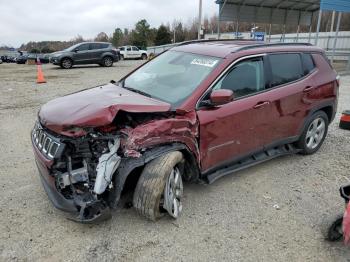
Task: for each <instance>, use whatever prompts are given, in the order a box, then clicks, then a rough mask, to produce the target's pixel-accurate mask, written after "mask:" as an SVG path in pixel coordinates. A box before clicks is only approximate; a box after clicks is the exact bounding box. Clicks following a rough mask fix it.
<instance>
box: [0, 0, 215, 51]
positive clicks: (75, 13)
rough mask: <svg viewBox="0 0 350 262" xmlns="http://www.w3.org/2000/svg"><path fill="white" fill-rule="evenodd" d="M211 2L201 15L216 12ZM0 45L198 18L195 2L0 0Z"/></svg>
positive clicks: (86, 35) (205, 3)
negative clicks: (147, 23) (138, 22)
mask: <svg viewBox="0 0 350 262" xmlns="http://www.w3.org/2000/svg"><path fill="white" fill-rule="evenodd" d="M217 9H218V7H217V5H216V4H215V0H203V15H205V14H207V15H209V16H210V15H212V14H214V13H216V12H217ZM0 10H1V12H0V46H1V45H10V46H14V47H18V46H20V45H21V44H22V43H26V42H28V41H42V40H69V39H72V38H73V37H75V36H76V35H78V34H80V35H82V36H83V37H84V38H93V37H95V36H96V35H97V34H98V33H99V32H101V31H103V32H106V33H107V34H108V35H109V34H111V33H112V32H113V31H114V28H116V27H120V28H132V27H133V26H134V24H135V23H136V22H137V21H138V20H140V19H142V18H145V19H147V21H148V22H149V23H150V25H151V26H152V27H158V26H159V25H160V24H161V23H167V22H172V21H173V19H174V18H176V19H181V20H182V21H184V22H185V23H186V22H187V21H188V20H189V19H191V18H193V17H195V16H197V15H198V0H123V1H120V0H0Z"/></svg>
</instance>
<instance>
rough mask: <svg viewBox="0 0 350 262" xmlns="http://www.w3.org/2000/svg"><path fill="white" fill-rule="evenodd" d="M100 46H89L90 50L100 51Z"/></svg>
mask: <svg viewBox="0 0 350 262" xmlns="http://www.w3.org/2000/svg"><path fill="white" fill-rule="evenodd" d="M100 48H101V45H100V44H97V43H95V44H90V50H96V49H100Z"/></svg>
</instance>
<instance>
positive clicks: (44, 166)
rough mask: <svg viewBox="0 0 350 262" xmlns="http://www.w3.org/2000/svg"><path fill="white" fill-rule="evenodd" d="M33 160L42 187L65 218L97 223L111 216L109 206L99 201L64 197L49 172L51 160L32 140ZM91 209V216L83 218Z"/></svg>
mask: <svg viewBox="0 0 350 262" xmlns="http://www.w3.org/2000/svg"><path fill="white" fill-rule="evenodd" d="M32 146H33V151H34V156H35V162H36V165H37V168H38V171H39V175H40V179H41V182H42V184H43V187H44V189H45V191H46V193H47V195H48V197H49V199H50V201H51V202H52V204H53V205H54V206H55V207H56V208H57V209H59V210H61V211H64V212H66V215H67V218H68V219H70V220H73V221H76V222H81V223H98V222H101V221H104V220H107V219H109V218H110V217H111V212H110V208H109V207H107V206H105V205H103V204H102V203H101V202H99V201H94V202H82V201H81V200H79V199H78V198H76V199H66V198H65V197H64V196H63V195H62V194H61V193H60V192H59V191H58V190H57V188H56V184H55V178H54V177H53V176H52V175H51V174H50V170H49V168H50V167H51V166H52V164H53V161H52V160H49V159H46V158H45V157H44V156H43V155H42V154H41V153H40V151H39V150H38V149H37V147H36V146H35V144H34V143H33V140H32ZM88 209H93V210H94V212H95V214H94V216H93V217H92V218H85V211H86V210H88Z"/></svg>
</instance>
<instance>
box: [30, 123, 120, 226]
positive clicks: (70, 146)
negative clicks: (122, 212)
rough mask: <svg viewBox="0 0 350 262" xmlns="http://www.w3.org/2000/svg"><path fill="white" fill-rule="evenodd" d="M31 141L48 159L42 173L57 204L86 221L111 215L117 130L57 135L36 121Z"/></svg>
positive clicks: (75, 216) (74, 218)
mask: <svg viewBox="0 0 350 262" xmlns="http://www.w3.org/2000/svg"><path fill="white" fill-rule="evenodd" d="M32 143H33V145H34V147H35V149H36V151H39V152H40V154H41V155H44V157H45V161H47V162H48V163H49V165H48V164H45V165H46V166H47V168H48V169H47V174H41V176H42V178H43V176H44V179H42V180H43V183H46V185H45V184H44V187H45V189H46V192H47V193H48V195H49V197H50V199H51V201H52V202H53V204H54V205H55V206H56V207H57V208H59V209H62V210H64V211H68V210H69V211H70V213H72V216H71V217H70V218H71V219H73V220H75V221H79V222H84V223H89V222H97V221H102V220H105V219H107V218H109V217H110V216H111V215H110V208H109V205H108V202H107V199H108V194H109V193H110V191H111V190H113V181H112V177H113V174H114V173H115V171H116V170H117V168H118V166H119V164H120V161H121V158H120V156H118V150H119V147H120V135H119V134H118V133H116V132H111V133H108V134H105V133H102V132H98V131H95V130H94V131H91V132H86V135H84V136H82V137H75V138H70V137H66V136H57V135H56V134H53V133H52V132H51V131H50V130H48V129H46V128H44V127H42V126H41V125H40V124H39V123H37V124H36V125H35V128H34V129H33V132H32ZM37 164H38V168H39V171H42V172H41V173H45V169H43V168H40V163H38V160H37ZM43 170H44V171H43ZM45 175H46V176H49V177H45ZM53 187H54V188H53ZM55 190H57V192H54V191H55ZM62 202H64V203H62ZM67 206H68V208H67ZM62 207H63V208H62Z"/></svg>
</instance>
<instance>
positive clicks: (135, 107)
mask: <svg viewBox="0 0 350 262" xmlns="http://www.w3.org/2000/svg"><path fill="white" fill-rule="evenodd" d="M169 109H170V104H168V103H165V102H161V101H158V100H155V99H152V98H148V97H145V96H142V95H140V94H137V93H134V92H131V91H129V90H126V89H123V88H121V87H118V86H116V85H114V84H108V85H105V86H101V87H95V88H92V89H88V90H85V91H82V92H78V93H74V94H71V95H67V96H63V97H60V98H56V99H54V100H51V101H49V102H48V103H47V104H45V105H43V106H42V108H41V109H40V112H39V118H40V122H41V123H42V124H43V125H44V126H45V127H47V128H49V129H51V130H52V131H54V132H56V133H62V132H63V134H64V135H67V136H81V135H82V133H79V132H78V133H77V134H75V133H74V132H73V133H70V132H64V131H68V130H69V129H70V128H71V127H99V126H105V125H108V124H110V123H112V121H113V120H114V118H115V116H116V115H117V113H118V111H119V110H124V111H127V112H166V111H168V110H169Z"/></svg>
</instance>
